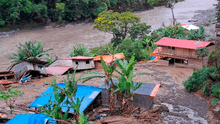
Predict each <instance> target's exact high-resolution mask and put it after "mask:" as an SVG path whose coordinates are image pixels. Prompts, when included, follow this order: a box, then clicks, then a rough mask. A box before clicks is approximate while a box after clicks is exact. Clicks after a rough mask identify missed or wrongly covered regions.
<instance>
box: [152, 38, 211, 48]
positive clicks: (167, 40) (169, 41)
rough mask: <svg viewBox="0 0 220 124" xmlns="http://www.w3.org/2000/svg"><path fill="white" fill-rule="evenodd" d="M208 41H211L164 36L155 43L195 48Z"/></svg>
mask: <svg viewBox="0 0 220 124" xmlns="http://www.w3.org/2000/svg"><path fill="white" fill-rule="evenodd" d="M210 43H211V42H204V41H195V40H183V39H174V38H167V37H164V38H162V39H160V40H159V41H157V42H156V43H155V45H159V46H170V47H179V48H185V49H197V48H199V47H206V46H208V45H209V44H210Z"/></svg>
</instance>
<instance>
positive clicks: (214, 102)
mask: <svg viewBox="0 0 220 124" xmlns="http://www.w3.org/2000/svg"><path fill="white" fill-rule="evenodd" d="M218 101H219V99H215V98H214V99H212V102H211V106H212V105H216V104H217V103H218Z"/></svg>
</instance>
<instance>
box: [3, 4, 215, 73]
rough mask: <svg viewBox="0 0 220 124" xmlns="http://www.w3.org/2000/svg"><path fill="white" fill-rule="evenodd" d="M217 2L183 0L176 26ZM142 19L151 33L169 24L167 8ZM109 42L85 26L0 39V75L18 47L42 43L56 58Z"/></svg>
mask: <svg viewBox="0 0 220 124" xmlns="http://www.w3.org/2000/svg"><path fill="white" fill-rule="evenodd" d="M215 3H217V1H216V0H185V2H179V3H177V4H176V5H175V8H174V12H175V17H176V19H177V22H181V23H187V21H188V20H189V19H192V18H193V16H194V15H195V14H196V13H195V12H196V10H207V9H214V6H213V4H215ZM136 14H137V15H139V16H140V17H141V22H145V23H147V24H148V25H152V30H154V29H157V28H159V27H160V26H161V24H162V23H164V24H165V25H170V24H171V20H172V18H171V10H170V9H169V8H166V7H156V8H155V9H152V10H149V11H143V12H137V13H136ZM111 38H112V35H111V34H108V33H103V32H100V31H97V30H93V29H92V24H87V25H77V26H73V25H68V26H66V27H62V28H52V27H50V26H48V27H47V29H40V30H33V31H25V32H20V33H18V34H16V35H14V36H11V37H8V38H4V39H0V53H1V54H0V59H1V63H0V71H3V70H6V69H7V67H8V66H9V65H10V62H11V60H8V59H6V58H8V57H9V56H10V55H12V53H13V52H16V46H18V43H19V42H20V43H24V42H26V41H29V40H32V41H35V40H37V41H42V42H43V43H44V44H45V48H53V49H54V50H53V51H52V52H51V55H52V56H53V55H58V56H59V57H66V56H68V53H69V52H68V49H71V48H72V47H73V46H74V45H75V44H84V45H85V46H87V47H94V46H99V45H100V44H105V43H108V42H109V41H110V39H111Z"/></svg>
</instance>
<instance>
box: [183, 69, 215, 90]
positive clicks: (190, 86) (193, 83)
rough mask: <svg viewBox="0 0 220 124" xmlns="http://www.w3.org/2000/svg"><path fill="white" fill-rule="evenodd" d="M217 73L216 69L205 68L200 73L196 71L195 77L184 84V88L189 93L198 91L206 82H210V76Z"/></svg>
mask: <svg viewBox="0 0 220 124" xmlns="http://www.w3.org/2000/svg"><path fill="white" fill-rule="evenodd" d="M215 71H216V69H215V68H214V67H211V68H206V67H203V68H202V69H200V70H198V71H194V72H193V75H192V76H190V77H189V78H188V79H187V80H186V81H185V82H184V87H185V88H186V89H187V90H188V91H197V90H198V89H200V88H202V87H203V86H204V84H205V82H206V81H207V80H208V74H210V75H211V74H213V73H215Z"/></svg>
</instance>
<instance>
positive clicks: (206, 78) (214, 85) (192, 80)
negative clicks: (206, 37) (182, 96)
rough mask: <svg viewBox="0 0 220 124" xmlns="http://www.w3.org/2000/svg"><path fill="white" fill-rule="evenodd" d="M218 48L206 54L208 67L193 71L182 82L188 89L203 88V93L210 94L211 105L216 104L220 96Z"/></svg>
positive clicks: (219, 50) (219, 53) (219, 54)
mask: <svg viewBox="0 0 220 124" xmlns="http://www.w3.org/2000/svg"><path fill="white" fill-rule="evenodd" d="M202 55H203V54H202ZM219 56H220V48H216V50H215V51H210V54H209V56H208V67H203V68H202V69H200V70H198V71H194V72H193V75H192V76H191V77H189V79H188V80H187V81H185V82H184V86H185V88H186V89H187V90H188V91H197V90H199V89H201V88H203V93H204V94H205V95H207V96H209V95H212V96H213V97H214V99H213V100H212V103H211V105H214V104H216V103H217V102H218V101H219V98H220V82H219V81H220V58H219Z"/></svg>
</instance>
